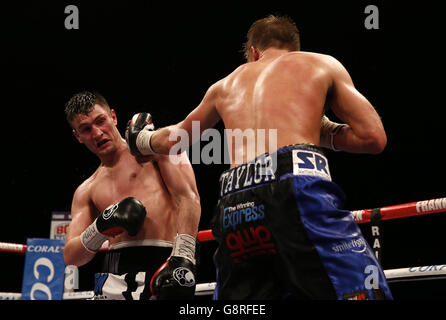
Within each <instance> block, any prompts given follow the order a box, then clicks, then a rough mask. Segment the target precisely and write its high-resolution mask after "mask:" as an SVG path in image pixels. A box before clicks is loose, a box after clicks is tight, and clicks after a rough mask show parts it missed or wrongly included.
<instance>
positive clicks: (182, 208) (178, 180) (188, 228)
mask: <svg viewBox="0 0 446 320" xmlns="http://www.w3.org/2000/svg"><path fill="white" fill-rule="evenodd" d="M158 157H159V158H158V161H157V164H158V167H159V169H160V174H161V177H162V179H163V181H164V184H165V185H166V187H167V190H168V191H169V194H170V195H171V196H172V199H173V201H174V202H175V205H176V207H177V209H178V218H177V233H178V234H189V235H191V236H193V237H194V238H195V237H196V236H197V232H198V224H199V222H200V215H201V205H200V196H199V194H198V189H197V185H196V182H195V174H194V171H193V169H192V166H191V164H190V162H189V158H188V157H187V154H186V152H183V153H182V154H180V155H175V156H166V155H160V156H158Z"/></svg>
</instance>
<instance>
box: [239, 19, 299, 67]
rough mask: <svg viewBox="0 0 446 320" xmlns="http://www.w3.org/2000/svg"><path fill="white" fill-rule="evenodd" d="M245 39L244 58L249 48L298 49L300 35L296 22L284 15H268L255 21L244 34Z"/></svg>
mask: <svg viewBox="0 0 446 320" xmlns="http://www.w3.org/2000/svg"><path fill="white" fill-rule="evenodd" d="M246 38H247V41H246V42H245V44H244V46H243V49H244V54H245V58H246V59H248V58H249V56H250V48H251V46H252V47H255V48H257V49H259V50H265V49H267V48H270V47H276V48H279V49H288V50H290V51H299V50H300V36H299V30H298V29H297V26H296V24H295V23H294V22H293V20H291V18H289V17H286V16H275V15H269V16H267V17H266V18H263V19H260V20H257V21H255V22H254V23H253V24H252V25H251V27H250V28H249V30H248V33H247V35H246Z"/></svg>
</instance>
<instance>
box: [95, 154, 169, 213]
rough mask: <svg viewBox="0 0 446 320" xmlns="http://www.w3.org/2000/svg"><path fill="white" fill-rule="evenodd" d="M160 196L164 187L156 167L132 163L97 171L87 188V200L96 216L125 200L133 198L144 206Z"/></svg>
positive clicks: (147, 163)
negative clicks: (89, 201) (88, 199)
mask: <svg viewBox="0 0 446 320" xmlns="http://www.w3.org/2000/svg"><path fill="white" fill-rule="evenodd" d="M160 193H161V195H162V194H163V193H165V187H164V184H163V181H162V179H161V176H160V174H159V170H158V168H157V166H156V164H155V163H153V162H146V163H138V162H136V161H134V160H133V159H123V160H121V161H120V162H119V163H117V164H116V165H114V166H113V167H101V168H100V169H99V170H98V172H97V176H96V177H95V180H94V183H93V184H92V186H91V199H92V202H93V204H94V206H95V207H96V209H97V210H98V212H102V211H103V210H104V209H106V208H107V207H108V206H109V205H111V204H113V203H116V202H118V201H121V200H122V199H124V198H126V197H135V198H137V199H138V200H140V201H141V202H142V203H143V204H145V203H148V202H151V201H153V198H154V197H159V196H160Z"/></svg>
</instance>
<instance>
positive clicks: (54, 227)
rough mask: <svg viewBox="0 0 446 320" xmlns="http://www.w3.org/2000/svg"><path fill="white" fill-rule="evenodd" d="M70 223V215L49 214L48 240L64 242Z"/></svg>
mask: <svg viewBox="0 0 446 320" xmlns="http://www.w3.org/2000/svg"><path fill="white" fill-rule="evenodd" d="M70 222H71V213H69V212H57V211H56V212H53V213H52V214H51V229H50V239H57V240H65V235H66V234H67V228H68V225H69V224H70Z"/></svg>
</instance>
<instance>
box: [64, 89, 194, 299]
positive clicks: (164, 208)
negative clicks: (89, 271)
mask: <svg viewBox="0 0 446 320" xmlns="http://www.w3.org/2000/svg"><path fill="white" fill-rule="evenodd" d="M65 114H66V117H67V120H68V122H69V123H70V125H71V127H72V129H73V133H74V136H75V137H76V139H77V140H78V141H79V142H80V143H82V144H84V145H85V146H86V147H87V148H88V149H89V150H90V151H91V152H93V153H94V154H95V155H96V156H97V157H98V158H99V159H100V161H101V163H100V164H99V167H98V168H97V170H96V171H95V172H94V173H93V174H92V175H91V177H89V178H88V179H87V180H85V181H84V182H83V183H82V184H81V185H80V186H79V187H78V188H77V190H76V192H75V193H74V197H73V202H72V207H71V215H72V221H71V223H70V225H69V228H68V232H67V236H66V243H65V250H64V257H65V263H66V264H67V265H76V266H81V265H84V264H86V263H88V262H89V261H90V260H91V259H92V258H93V257H94V255H95V254H96V252H97V251H98V250H99V249H100V248H101V247H102V245H103V243H104V242H106V241H107V240H108V244H109V248H110V250H108V252H107V253H106V255H105V259H104V266H103V270H102V271H103V272H102V273H98V274H97V275H96V284H95V295H96V298H98V299H99V298H100V299H127V300H132V299H135V300H144V299H149V298H151V297H152V294H151V290H150V283H151V281H152V278H154V277H155V275H157V274H158V273H159V272H158V270H159V269H160V267H161V266H164V265H165V261H166V260H168V259H170V260H171V261H173V262H172V264H171V267H177V268H183V269H182V270H184V271H185V272H184V273H185V275H186V276H187V280H188V281H187V282H184V281H183V280H184V279H178V280H177V279H174V278H172V280H173V281H172V282H171V286H170V288H167V289H166V290H158V291H157V292H156V298H158V299H169V298H171V299H179V298H193V296H194V293H195V290H194V289H195V272H196V271H195V239H196V235H197V231H198V222H199V219H200V213H201V207H200V199H199V195H198V191H197V187H196V183H195V176H194V172H193V170H192V167H191V165H190V163H189V161H188V158H187V155H186V154H181V155H178V157H179V158H180V159H181V160H182V161H179V163H178V164H173V163H172V162H171V161H169V159H168V156H163V155H160V156H155V157H150V159H148V158H146V159H144V158H142V157H138V158H137V157H134V156H133V155H132V154H131V153H130V152H129V150H128V148H127V144H126V142H125V140H124V139H123V138H122V137H121V135H120V133H119V131H118V129H117V127H116V125H117V116H116V112H115V111H114V110H113V109H111V108H110V106H109V105H108V103H107V101H106V100H105V98H104V97H102V96H101V95H100V94H98V93H94V92H81V93H78V94H76V95H74V96H73V97H72V98H71V99H70V100H69V101H68V102H67V104H66V107H65ZM149 121H150V119H147V123H144V126H145V125H147V124H148V122H149ZM151 126H152V127H153V124H151Z"/></svg>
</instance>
